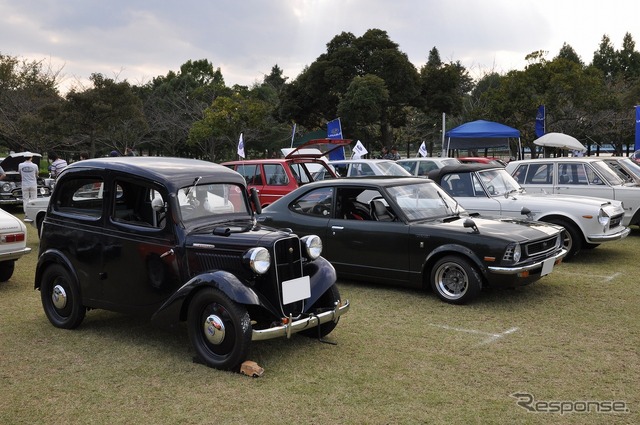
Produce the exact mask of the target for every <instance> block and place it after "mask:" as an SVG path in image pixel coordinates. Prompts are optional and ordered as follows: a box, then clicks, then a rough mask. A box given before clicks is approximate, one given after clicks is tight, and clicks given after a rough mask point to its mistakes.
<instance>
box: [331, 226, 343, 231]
mask: <svg viewBox="0 0 640 425" xmlns="http://www.w3.org/2000/svg"><path fill="white" fill-rule="evenodd" d="M331 230H344V227H343V226H331Z"/></svg>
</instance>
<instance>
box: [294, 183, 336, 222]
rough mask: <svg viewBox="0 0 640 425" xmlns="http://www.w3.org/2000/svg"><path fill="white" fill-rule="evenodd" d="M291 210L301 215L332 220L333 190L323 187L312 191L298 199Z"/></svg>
mask: <svg viewBox="0 0 640 425" xmlns="http://www.w3.org/2000/svg"><path fill="white" fill-rule="evenodd" d="M289 208H290V209H291V210H293V211H295V212H298V213H300V214H305V215H312V216H318V217H324V218H330V217H331V214H332V211H333V189H331V188H329V187H322V188H319V189H315V190H312V191H311V192H308V193H306V194H305V195H303V196H302V197H300V198H298V199H297V200H296V201H295V202H293V203H292V204H291V205H290V206H289Z"/></svg>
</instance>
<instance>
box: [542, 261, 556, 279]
mask: <svg viewBox="0 0 640 425" xmlns="http://www.w3.org/2000/svg"><path fill="white" fill-rule="evenodd" d="M555 262H556V259H555V258H547V259H546V260H544V261H543V262H542V273H540V276H544V275H547V274H549V273H551V272H552V271H553V265H554V263H555Z"/></svg>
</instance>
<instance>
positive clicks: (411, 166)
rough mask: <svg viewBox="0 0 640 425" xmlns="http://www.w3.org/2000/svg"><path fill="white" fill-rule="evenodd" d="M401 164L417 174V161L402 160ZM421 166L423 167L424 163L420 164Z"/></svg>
mask: <svg viewBox="0 0 640 425" xmlns="http://www.w3.org/2000/svg"><path fill="white" fill-rule="evenodd" d="M399 164H400V166H401V167H402V168H404V169H405V170H407V171H408V172H410V173H411V174H413V175H414V176H415V175H416V166H417V164H416V162H402V163H399ZM420 167H421V168H422V164H420Z"/></svg>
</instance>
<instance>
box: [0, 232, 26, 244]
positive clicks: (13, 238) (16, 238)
mask: <svg viewBox="0 0 640 425" xmlns="http://www.w3.org/2000/svg"><path fill="white" fill-rule="evenodd" d="M24 238H25V234H24V233H12V234H10V235H2V236H0V242H2V243H12V242H23V241H24Z"/></svg>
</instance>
